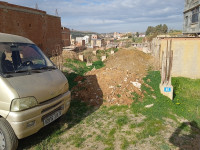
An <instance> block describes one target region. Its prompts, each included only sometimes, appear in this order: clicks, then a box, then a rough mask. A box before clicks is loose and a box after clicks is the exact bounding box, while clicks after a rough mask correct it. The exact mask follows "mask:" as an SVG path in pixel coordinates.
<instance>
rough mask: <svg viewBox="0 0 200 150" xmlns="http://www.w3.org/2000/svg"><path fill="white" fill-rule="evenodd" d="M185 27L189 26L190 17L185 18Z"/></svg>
mask: <svg viewBox="0 0 200 150" xmlns="http://www.w3.org/2000/svg"><path fill="white" fill-rule="evenodd" d="M185 26H186V27H187V26H188V16H186V17H185Z"/></svg>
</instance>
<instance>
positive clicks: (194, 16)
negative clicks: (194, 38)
mask: <svg viewBox="0 0 200 150" xmlns="http://www.w3.org/2000/svg"><path fill="white" fill-rule="evenodd" d="M198 21H199V7H197V8H195V9H193V10H192V23H196V22H198Z"/></svg>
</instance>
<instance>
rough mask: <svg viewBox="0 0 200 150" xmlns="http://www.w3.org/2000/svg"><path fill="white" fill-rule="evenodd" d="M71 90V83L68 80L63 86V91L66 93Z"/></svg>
mask: <svg viewBox="0 0 200 150" xmlns="http://www.w3.org/2000/svg"><path fill="white" fill-rule="evenodd" d="M68 91H69V83H68V82H67V83H66V84H65V85H64V87H63V93H66V92H68Z"/></svg>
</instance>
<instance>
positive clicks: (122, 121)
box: [116, 116, 129, 127]
mask: <svg viewBox="0 0 200 150" xmlns="http://www.w3.org/2000/svg"><path fill="white" fill-rule="evenodd" d="M128 121H129V119H128V117H127V116H119V117H118V118H117V121H116V123H117V125H119V126H120V127H121V126H123V125H126V124H127V123H128Z"/></svg>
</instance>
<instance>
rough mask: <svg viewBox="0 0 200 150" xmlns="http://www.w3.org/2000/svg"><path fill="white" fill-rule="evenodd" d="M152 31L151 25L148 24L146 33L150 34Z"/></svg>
mask: <svg viewBox="0 0 200 150" xmlns="http://www.w3.org/2000/svg"><path fill="white" fill-rule="evenodd" d="M153 32H154V27H152V26H148V28H147V30H146V33H145V34H146V35H149V34H151V33H153Z"/></svg>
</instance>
